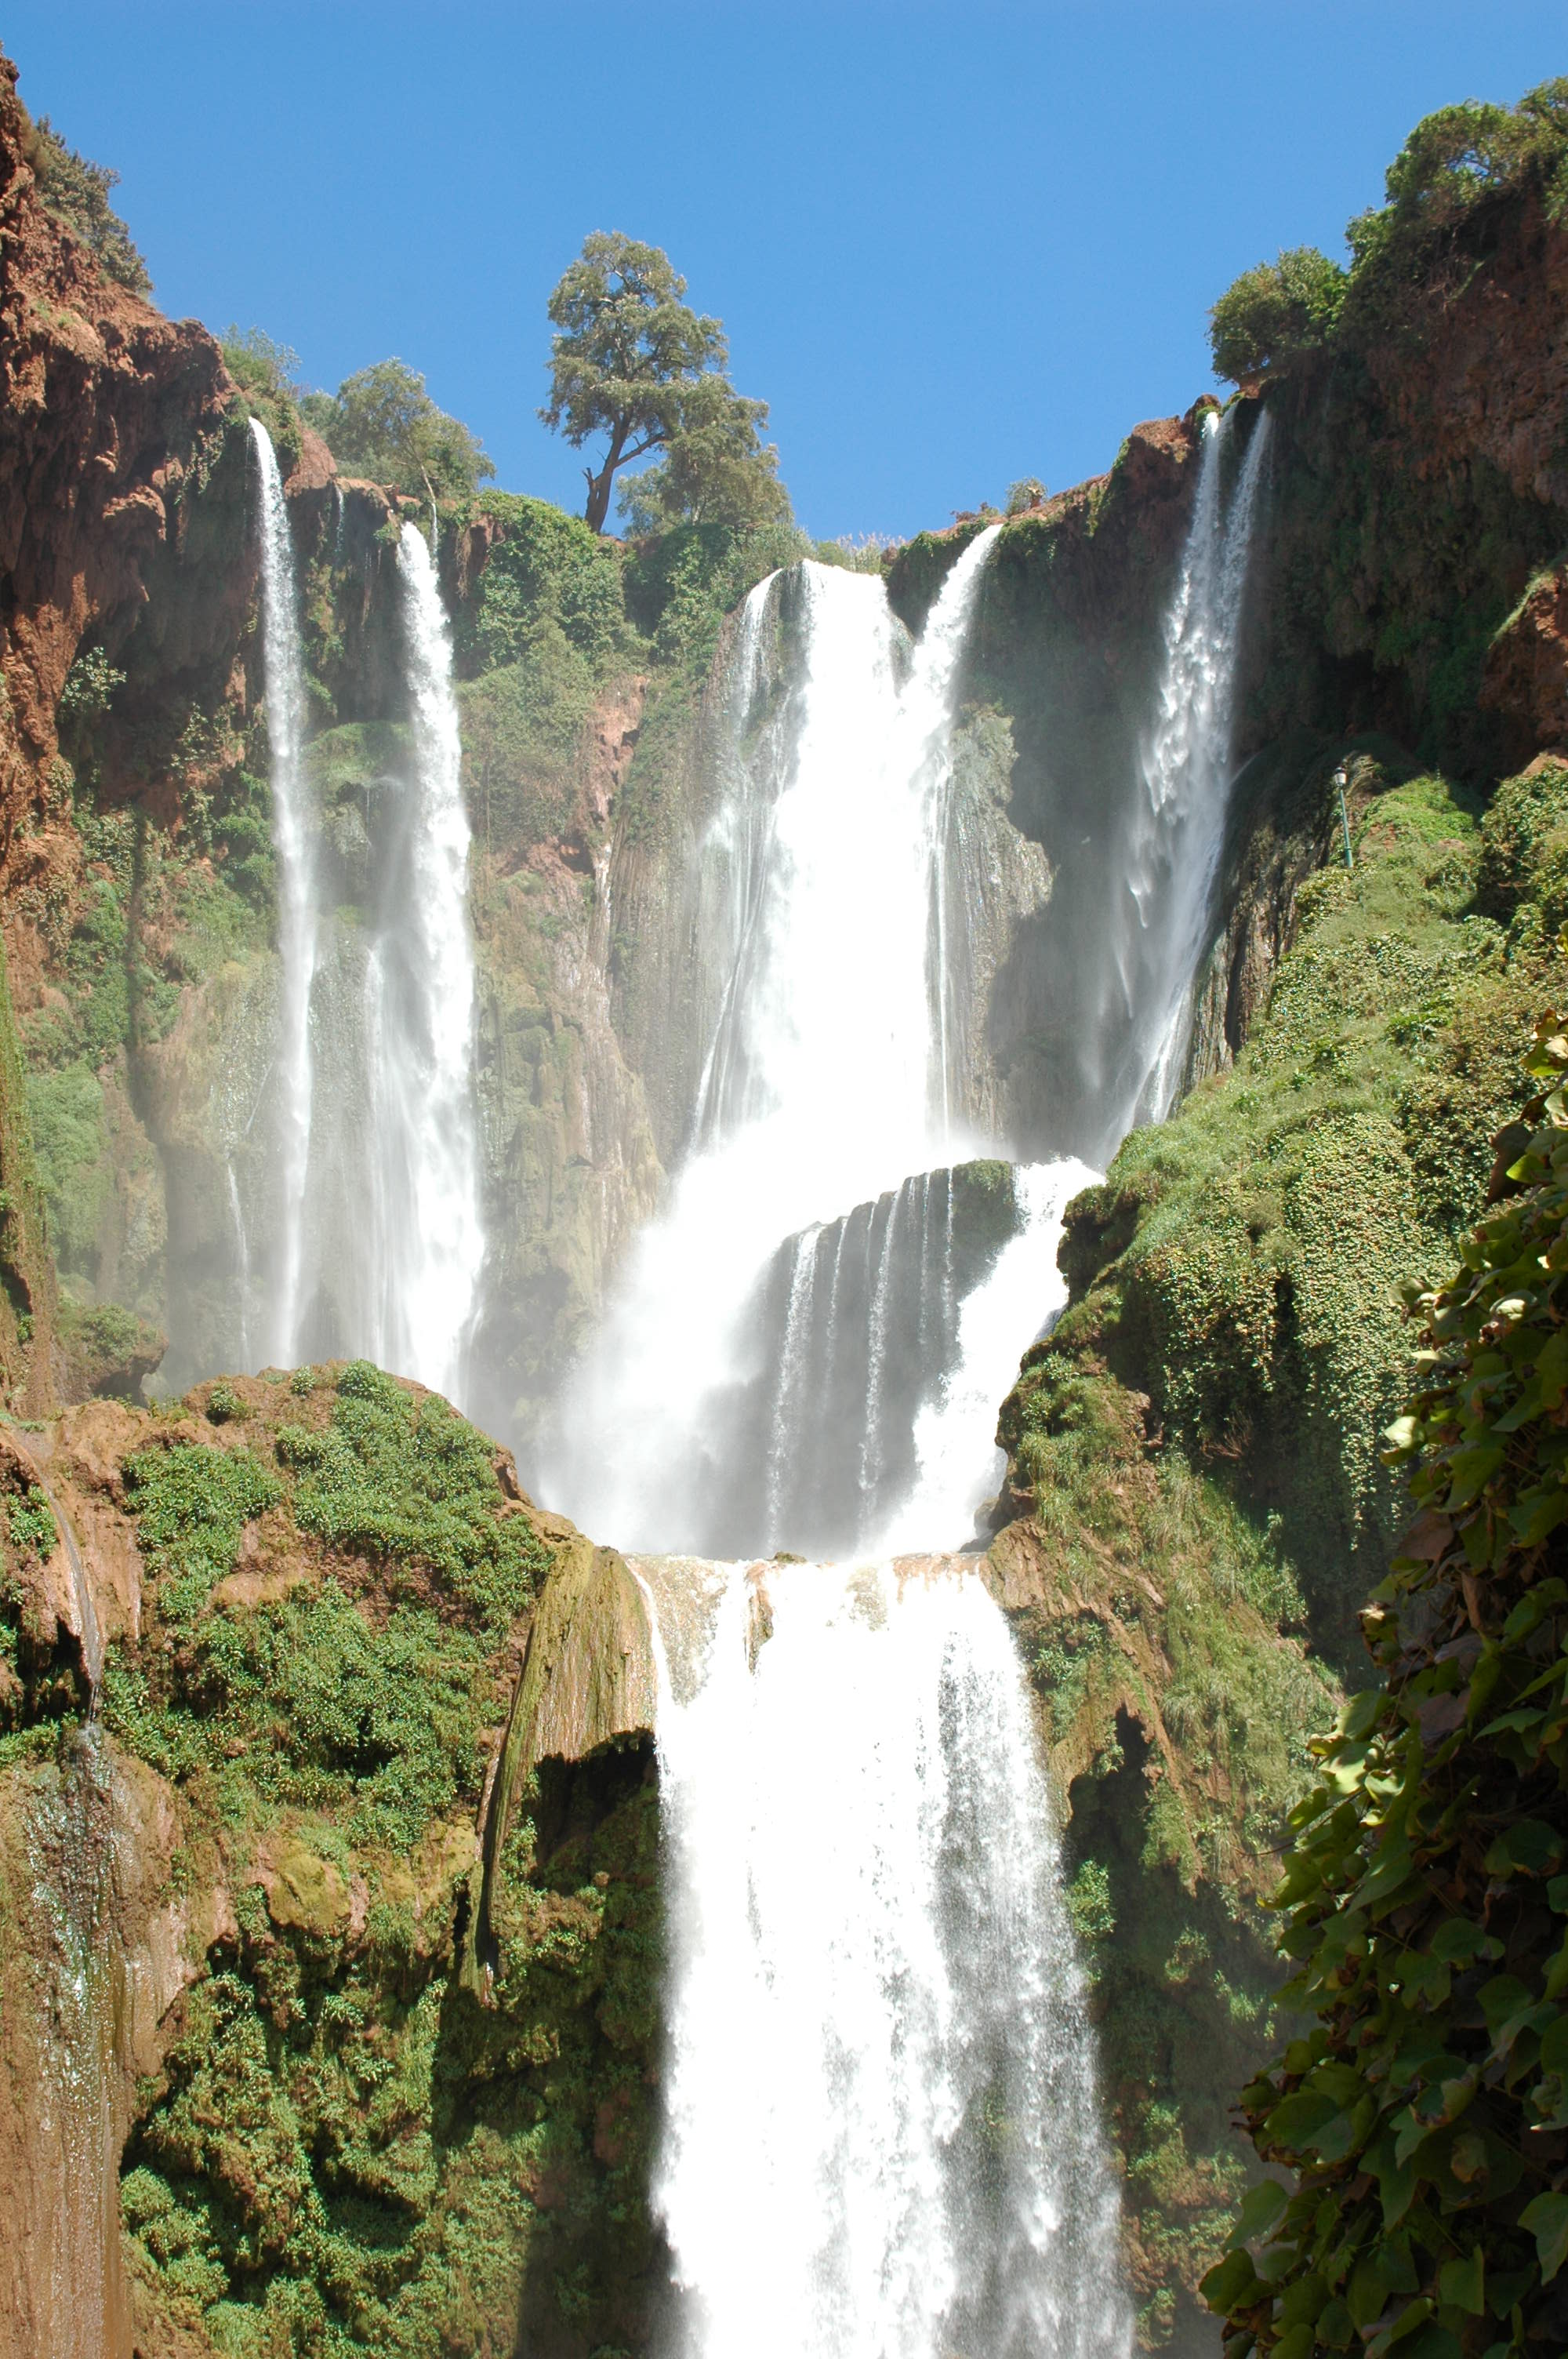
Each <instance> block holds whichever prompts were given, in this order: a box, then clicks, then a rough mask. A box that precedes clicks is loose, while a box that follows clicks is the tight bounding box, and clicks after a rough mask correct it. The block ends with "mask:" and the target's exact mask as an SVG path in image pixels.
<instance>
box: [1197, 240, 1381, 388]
mask: <svg viewBox="0 0 1568 2359" xmlns="http://www.w3.org/2000/svg"><path fill="white" fill-rule="evenodd" d="M1346 283H1347V281H1346V272H1345V271H1343V270H1342V269H1341V268H1340V266H1339V265H1338V263H1336V262H1330V260H1329V259H1328V256H1327V255H1325V254H1320V253H1319V252H1318V250H1317V248H1316V247H1315V246H1314V245H1298V246H1293V247H1292V249H1291V251H1290V252H1289V253H1288V254H1281V256H1280V258H1279V260H1278V262H1260V263H1259V264H1258V266H1257V267H1256V268H1255V269H1252V270H1244V271H1243V272H1242V274H1241V276H1240V277H1239V278H1238V279H1236V280H1235V281H1234V282H1233V284H1232V285H1231V286H1229V287H1228V288H1227V289H1226V291H1225V293H1224V294H1223V295H1222V296H1221V297H1220V299H1219V301H1218V302H1217V304H1216V305H1215V307H1214V310H1212V311H1211V312H1210V314H1209V340H1210V342H1211V345H1212V347H1213V351H1214V373H1215V375H1216V376H1222V377H1229V378H1230V379H1231V380H1232V381H1233V382H1239V380H1240V379H1241V378H1243V377H1249V376H1261V375H1263V374H1264V373H1265V372H1266V371H1267V370H1269V369H1276V368H1281V367H1283V366H1285V365H1286V364H1288V363H1289V362H1291V361H1292V360H1296V359H1299V357H1300V356H1301V354H1302V353H1308V352H1313V351H1315V350H1316V349H1317V347H1318V346H1319V345H1322V344H1325V343H1326V342H1328V340H1329V338H1330V337H1331V336H1332V335H1333V333H1334V329H1335V323H1336V321H1337V320H1338V318H1339V311H1340V306H1341V305H1342V303H1343V302H1344V300H1345V288H1346Z"/></svg>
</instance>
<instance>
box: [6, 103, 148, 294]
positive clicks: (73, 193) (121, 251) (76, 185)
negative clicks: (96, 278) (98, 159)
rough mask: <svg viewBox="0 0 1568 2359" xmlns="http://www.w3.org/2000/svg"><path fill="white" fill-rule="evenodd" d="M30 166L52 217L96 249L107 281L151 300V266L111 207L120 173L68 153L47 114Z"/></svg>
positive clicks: (39, 127) (34, 139) (72, 151)
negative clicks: (111, 191)
mask: <svg viewBox="0 0 1568 2359" xmlns="http://www.w3.org/2000/svg"><path fill="white" fill-rule="evenodd" d="M27 160H28V162H29V163H30V164H31V165H32V168H33V170H34V171H35V173H36V174H37V175H38V194H39V195H40V196H41V197H42V199H43V201H44V202H45V204H46V205H47V206H48V207H49V212H51V213H53V214H54V216H55V218H56V220H57V221H61V222H63V223H65V225H66V227H67V229H69V230H71V231H73V232H74V234H76V235H77V236H78V237H79V238H80V239H81V242H82V244H83V245H86V246H89V247H91V249H92V253H93V255H94V256H95V257H96V259H97V263H98V267H99V268H100V270H102V271H103V276H104V277H105V278H112V279H114V282H115V284H116V286H119V287H128V288H130V291H131V293H132V294H133V295H150V294H151V293H152V291H153V282H152V280H151V278H150V277H148V276H147V266H146V263H145V262H144V261H143V260H142V257H141V255H139V254H138V253H137V251H136V248H135V243H134V241H133V239H132V236H131V233H130V231H129V230H128V229H127V228H126V226H125V224H124V222H123V221H122V220H121V219H120V216H119V214H118V213H117V212H115V211H114V207H113V205H111V203H110V202H109V191H110V190H111V189H113V188H114V187H116V186H117V185H118V182H119V179H120V175H119V174H118V172H114V171H111V169H110V168H109V167H108V165H106V164H94V163H92V162H91V161H90V159H89V158H87V157H85V156H79V155H78V154H77V152H76V150H75V148H74V147H67V146H66V144H65V141H64V140H63V139H62V138H61V137H60V136H59V132H58V131H57V130H56V129H55V128H54V125H52V124H51V123H50V121H49V116H48V115H47V114H41V115H40V116H39V117H38V122H37V123H36V124H35V125H33V137H32V143H31V147H30V150H29V154H28V158H27Z"/></svg>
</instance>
